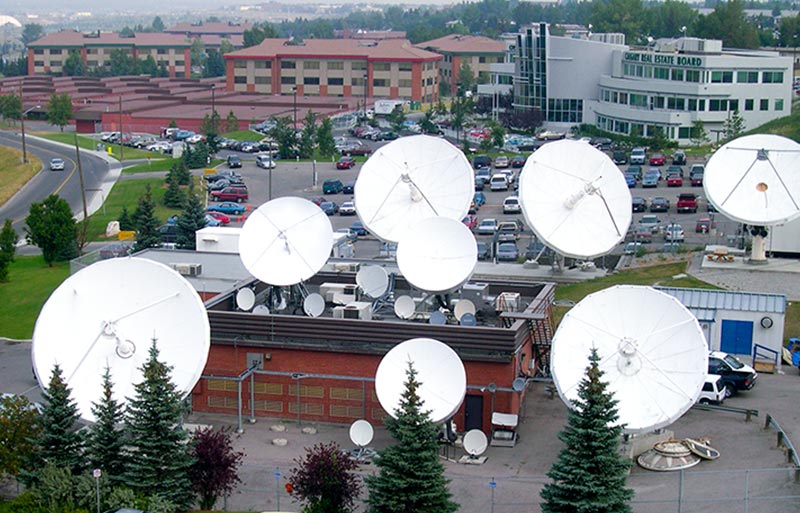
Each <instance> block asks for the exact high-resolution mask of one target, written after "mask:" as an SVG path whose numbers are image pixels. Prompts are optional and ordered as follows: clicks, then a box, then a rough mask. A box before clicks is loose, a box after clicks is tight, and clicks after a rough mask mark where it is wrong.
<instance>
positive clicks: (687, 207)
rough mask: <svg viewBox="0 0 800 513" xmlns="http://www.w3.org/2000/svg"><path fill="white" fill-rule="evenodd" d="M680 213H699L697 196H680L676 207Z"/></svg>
mask: <svg viewBox="0 0 800 513" xmlns="http://www.w3.org/2000/svg"><path fill="white" fill-rule="evenodd" d="M676 207H677V209H678V213H679V214H680V213H686V212H688V213H691V214H694V213H696V212H697V195H696V194H692V193H684V194H679V195H678V203H677V205H676Z"/></svg>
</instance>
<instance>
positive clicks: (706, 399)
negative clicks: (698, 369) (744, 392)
mask: <svg viewBox="0 0 800 513" xmlns="http://www.w3.org/2000/svg"><path fill="white" fill-rule="evenodd" d="M726 395H727V390H726V389H725V381H723V379H722V376H720V375H719V374H707V375H706V381H705V383H703V390H702V391H701V392H700V396H699V397H698V398H697V402H698V403H700V404H722V403H723V402H724V401H725V397H726Z"/></svg>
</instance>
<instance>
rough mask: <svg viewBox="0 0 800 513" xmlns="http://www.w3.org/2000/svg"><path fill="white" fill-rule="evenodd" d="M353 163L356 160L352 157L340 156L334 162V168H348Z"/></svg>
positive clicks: (353, 165) (352, 165)
mask: <svg viewBox="0 0 800 513" xmlns="http://www.w3.org/2000/svg"><path fill="white" fill-rule="evenodd" d="M355 165H356V161H355V159H354V158H353V157H342V158H340V159H339V161H338V162H336V169H350V168H352V167H355Z"/></svg>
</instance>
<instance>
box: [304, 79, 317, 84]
mask: <svg viewBox="0 0 800 513" xmlns="http://www.w3.org/2000/svg"><path fill="white" fill-rule="evenodd" d="M303 84H305V85H319V77H303Z"/></svg>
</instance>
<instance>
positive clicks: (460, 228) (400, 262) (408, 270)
mask: <svg viewBox="0 0 800 513" xmlns="http://www.w3.org/2000/svg"><path fill="white" fill-rule="evenodd" d="M477 262H478V246H477V244H475V237H474V236H473V235H472V232H470V231H469V228H467V227H466V225H464V223H462V222H461V221H456V220H454V219H449V218H447V217H429V218H428V219H425V220H423V221H420V222H419V223H417V225H416V226H415V228H414V229H413V230H409V231H408V232H406V234H405V235H404V236H403V238H402V239H401V240H400V242H399V243H398V244H397V267H398V268H399V269H400V272H401V273H402V275H403V276H404V277H405V279H406V280H408V282H409V283H411V284H412V285H414V286H415V287H417V288H419V289H421V290H424V291H427V292H447V291H450V290H453V289H455V288H458V287H459V286H461V285H463V284H464V283H465V282H466V281H467V280H469V277H470V276H472V272H473V271H474V269H475V264H476V263H477Z"/></svg>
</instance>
